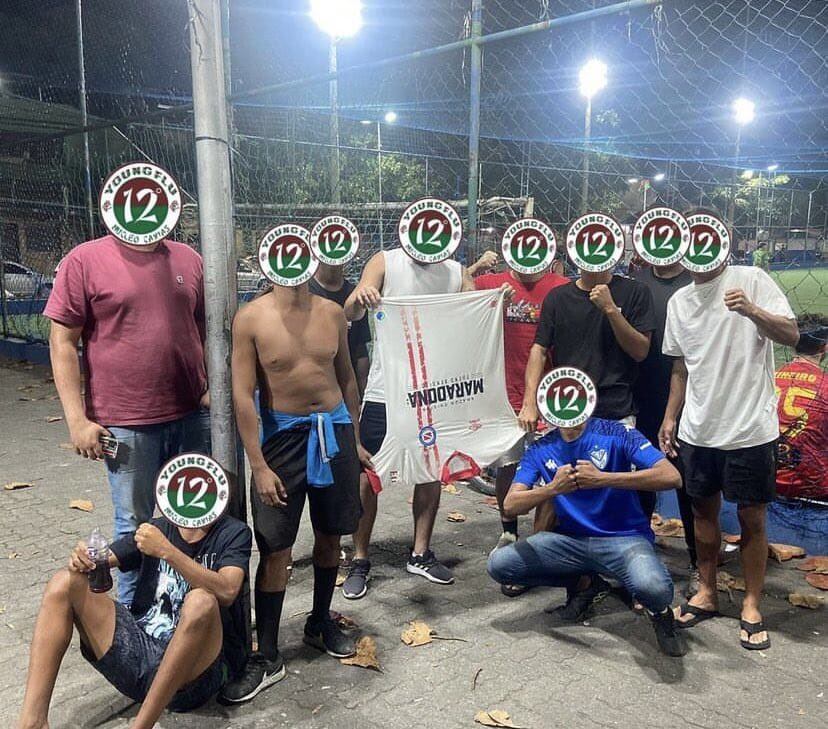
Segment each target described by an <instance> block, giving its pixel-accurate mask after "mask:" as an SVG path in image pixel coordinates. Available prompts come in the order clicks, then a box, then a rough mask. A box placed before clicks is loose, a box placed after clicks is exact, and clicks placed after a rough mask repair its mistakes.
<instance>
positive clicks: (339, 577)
mask: <svg viewBox="0 0 828 729" xmlns="http://www.w3.org/2000/svg"><path fill="white" fill-rule="evenodd" d="M347 576H348V575H346V574H345V573H344V572H337V573H336V586H337V587H342V585H344V584H345V578H346V577H347Z"/></svg>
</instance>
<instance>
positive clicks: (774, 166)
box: [768, 162, 779, 172]
mask: <svg viewBox="0 0 828 729" xmlns="http://www.w3.org/2000/svg"><path fill="white" fill-rule="evenodd" d="M778 169H779V165H778V164H776V163H775V162H774V163H773V164H772V165H768V172H776V170H778Z"/></svg>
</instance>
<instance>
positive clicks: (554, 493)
mask: <svg viewBox="0 0 828 729" xmlns="http://www.w3.org/2000/svg"><path fill="white" fill-rule="evenodd" d="M632 466H635V468H636V470H635V471H632V470H631V468H632ZM680 485H681V477H680V476H679V473H678V471H677V470H676V469H675V467H674V466H673V465H672V464H671V463H670V462H669V461H668V460H667V459H666V458H665V457H664V454H663V453H662V452H661V451H659V450H657V449H656V448H654V447H653V446H652V445H651V444H650V442H649V441H648V440H647V439H646V438H645V437H644V436H643V435H641V433H639V432H638V431H637V430H634V429H631V430H627V429H626V428H625V427H624V426H623V425H621V424H620V423H617V422H615V421H612V420H604V419H602V418H591V419H589V420H587V421H586V422H585V423H583V424H581V425H579V426H577V427H574V428H559V429H558V430H555V431H553V432H552V433H550V434H549V435H546V436H544V437H543V438H541V439H540V440H539V441H537V442H536V443H534V444H533V445H532V446H531V447H530V448H529V450H527V451H526V455H525V456H524V457H523V460H521V462H520V466H519V467H518V470H517V473H516V474H515V479H514V482H513V483H512V487H511V489H510V490H509V493H508V494H507V496H506V500H505V503H504V511H505V512H506V513H507V515H510V516H511V517H512V518H515V517H517V516H518V515H519V514H526V513H527V512H529V511H530V510H531V509H534V508H535V507H545V506H549V505H551V508H552V509H553V510H554V526H552V527H551V528H552V529H553V530H554V531H542V532H538V533H536V534H534V535H532V536H531V537H528V538H527V539H525V540H522V541H519V542H517V543H515V544H511V545H509V546H506V547H502V548H500V549H497V550H495V551H494V552H492V554H491V556H490V557H489V565H488V569H489V574H490V575H491V576H492V578H493V579H495V580H496V581H497V582H499V583H501V584H515V585H532V586H536V585H548V586H554V587H566V591H567V600H566V604H565V605H564V606H563V607H562V608H561V609H560V613H561V616H562V617H564V618H565V619H569V620H573V621H578V622H581V621H583V620H584V619H585V618H586V617H587V616H588V615H589V612H590V609H591V608H592V606H593V605H594V604H595V603H596V602H597V601H598V600H599V599H601V598H602V597H604V596H605V595H606V594H607V592H608V591H609V585H608V584H607V583H606V582H605V581H604V580H603V579H602V578H601V576H600V575H601V574H605V575H610V576H612V577H614V578H616V579H617V580H619V581H620V582H621V583H622V584H623V586H624V587H625V588H626V589H627V591H628V592H629V593H630V594H631V595H632V596H633V597H634V598H636V599H637V600H638V601H639V602H641V604H642V605H644V607H645V608H646V609H647V612H648V614H649V616H650V619H651V620H652V623H653V627H654V629H655V633H656V637H657V639H658V644H659V647H660V648H661V650H662V651H663V652H664V653H666V654H667V655H669V656H682V655H684V654H685V653H686V651H687V648H686V646H685V644H684V640H683V638H682V637H681V636H680V634H679V633H678V631H677V630H676V627H675V622H674V617H673V612H672V610H671V609H670V603H671V602H672V600H673V581H672V580H671V578H670V575H669V573H668V572H667V570H666V569H665V567H664V565H663V564H662V563H661V561H660V560H659V559H658V557H657V556H656V553H655V550H654V549H653V541H654V537H653V532H652V530H651V529H650V524H649V521H648V519H647V517H646V516H645V515H644V512H643V511H642V509H641V503H640V501H639V498H638V494H637V493H636V491H661V490H666V489H674V488H678V487H680ZM547 523H548V522H547Z"/></svg>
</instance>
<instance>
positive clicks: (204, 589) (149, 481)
mask: <svg viewBox="0 0 828 729" xmlns="http://www.w3.org/2000/svg"><path fill="white" fill-rule="evenodd" d="M496 263H497V256H496V255H495V254H493V253H491V252H490V253H487V254H484V256H483V257H482V258H481V259H480V260H479V261H478V262H476V263H475V264H474V265H473V266H470V267H468V268H465V267H463V266H461V265H460V264H459V263H457V262H456V261H453V260H446V261H443V262H440V263H432V264H421V263H418V262H415V261H414V260H413V259H412V258H410V257H409V256H408V255H407V254H406V253H405V252H404V251H403V250H402V249H394V250H389V251H383V252H380V253H378V254H376V255H375V256H373V257H372V258H371V259H370V260H369V261H368V263H367V265H366V266H365V268H364V270H363V272H362V277H361V279H360V281H359V284H358V285H357V286H356V287H353V286H352V285H351V284H349V283H348V282H346V281H345V280H344V278H343V275H342V269H341V267H333V266H327V265H324V264H322V265H320V267H319V270H318V272H317V274H316V277H315V279H314V280H312V281H311V282H310V283H305V284H301V285H299V286H293V287H287V286H278V285H277V286H273V287H272V288H271V289H270V290H269V291H267V292H266V293H264V294H263V295H261V296H260V297H258V298H257V299H255V300H254V301H252V302H251V303H249V304H247V305H246V306H244V307H243V308H242V309H241V310H240V311H239V313H238V314H237V316H236V319H235V321H234V323H233V357H232V379H233V396H234V402H235V409H236V416H237V422H238V428H239V433H240V435H241V439H242V442H243V444H244V448H245V451H246V453H247V456H248V458H249V461H250V465H251V469H252V475H253V487H252V488H251V502H252V511H253V532H254V535H255V539H256V542H257V545H258V549H259V552H260V561H259V566H258V570H257V573H256V575H255V615H256V620H255V623H256V632H257V650H256V652H254V653H252V654H250V655H247V652H246V650H245V641H244V638H243V630H244V627H243V624H242V623H243V621H242V620H240V618H239V611H240V593H241V588H242V584H243V581H244V577H245V574H246V571H247V569H248V560H249V557H250V553H251V545H252V537H251V534H250V530H249V528H248V527H247V526H246V525H244V524H242V523H241V522H240V521H237V520H236V519H234V518H233V517H231V516H229V515H224V516H222V517H221V518H220V519H219V520H218V521H217V522H216V523H214V524H213V525H212V526H210V527H207V528H204V529H183V528H179V527H175V526H172V525H170V524H168V523H166V522H165V521H164V520H163V519H157V520H153V519H152V515H153V508H154V500H153V493H154V490H153V485H154V482H155V477H156V474H157V472H158V470H159V469H160V467H161V466H162V465H163V463H164V462H165V461H166V460H168V459H169V458H170V457H172V456H174V455H176V454H178V453H182V452H186V451H201V452H209V447H210V445H209V430H208V428H207V427H206V423H207V416H206V413H207V410H206V408H208V407H209V391H208V387H207V380H206V373H205V366H204V350H203V338H204V313H203V280H202V271H201V261H200V258H199V256H198V255H197V254H196V253H195V252H194V251H192V250H191V249H190V248H188V247H187V246H185V245H183V244H180V243H176V242H173V241H170V240H163V241H161V242H159V243H156V244H153V245H150V246H133V245H130V244H127V243H124V242H121V241H119V240H117V239H115V238H114V237H113V236H106V237H104V238H101V239H98V240H95V241H90V242H87V243H85V244H83V245H80V246H78V247H77V248H75V249H73V250H72V251H71V252H70V253H69V254H68V255H67V256H66V258H65V259H64V260H63V261H62V263H61V265H60V268H59V271H58V275H57V279H56V281H55V287H54V291H53V293H52V295H51V297H50V300H49V302H48V304H47V307H46V311H45V313H46V316H48V317H49V318H50V319H51V320H52V329H51V335H50V344H51V356H52V365H53V370H54V376H55V382H56V385H57V388H58V393H59V395H60V398H61V401H62V403H63V406H64V410H65V413H66V420H67V423H68V425H69V430H70V436H71V440H72V443H73V445H74V446H75V448H76V450H77V452H78V453H79V454H81V455H83V456H85V457H88V458H94V459H103V460H104V461H105V464H106V469H107V474H108V477H109V482H110V487H111V491H112V499H113V504H114V507H115V542H114V543H113V544H112V545H111V556H110V564H111V565H112V566H113V567H117V568H119V569H120V570H121V573H120V576H119V580H118V601H117V602H115V601H113V600H111V599H109V598H108V597H106V596H105V595H103V596H102V595H99V594H94V593H92V592H90V591H89V589H88V588H87V584H86V578H85V576H84V573H85V572H88V571H89V570H90V569H91V568H92V566H93V565H92V563H91V562H90V560H89V558H88V556H87V553H86V548H85V545H83V544H82V543H81V544H80V545H78V547H77V548H76V550H75V551H74V552H73V555H72V558H71V560H70V564H69V568H68V570H66V571H62V572H60V573H58V574H57V575H56V576H55V577H53V578H52V580H51V581H50V582H49V584H48V586H47V588H46V592H45V595H44V601H43V606H42V609H41V613H40V617H39V619H38V622H37V625H36V628H35V634H34V638H33V642H32V649H31V657H30V669H29V674H28V677H27V688H26V695H25V699H24V705H23V710H22V712H21V718H20V720H19V727H20V729H23V728H27V729H28V728H31V727H45V726H47V714H48V707H49V702H50V698H51V694H52V691H53V688H54V684H55V680H56V677H57V672H58V667H59V665H60V661H61V658H62V657H63V655H64V654H65V652H66V650H67V649H68V645H69V642H70V639H71V635H72V629H73V626H75V627H77V629H78V632H79V634H80V637H81V646H82V652H83V655H84V657H85V658H87V660H89V661H90V662H91V663H92V664H93V666H94V667H95V668H96V669H98V670H99V671H100V672H101V673H102V674H103V675H104V676H105V677H106V678H107V679H108V680H109V681H110V682H112V683H113V684H114V685H115V686H116V687H117V688H118V689H119V690H120V691H122V693H124V694H126V695H127V696H130V697H131V698H133V699H134V700H136V701H140V702H142V706H141V709H140V711H139V713H138V716H137V718H136V721H135V724H134V726H136V727H152V726H153V725H154V722H155V721H156V720H157V718H158V716H159V715H160V714H161V712H162V711H163V709H164V708H165V707H166V706H169V707H170V708H172V709H178V710H187V709H189V708H193V707H194V706H197V705H199V704H200V703H203V702H204V701H205V700H207V698H209V697H210V696H212V695H213V694H215V693H217V692H219V691H220V692H221V696H222V698H223V699H224V700H226V701H228V702H243V701H247V700H249V699H251V698H252V697H254V696H255V695H256V694H257V693H259V692H260V691H261V690H263V689H264V688H266V687H267V686H270V685H272V684H274V683H276V682H277V681H279V680H281V679H282V678H283V677H284V676H285V666H284V661H283V659H282V657H281V655H280V653H279V640H278V638H279V624H280V621H281V614H282V606H283V603H284V596H285V589H286V586H287V583H288V577H289V569H290V566H291V559H292V555H291V549H292V546H293V544H294V542H295V539H296V535H297V532H298V528H299V524H300V519H301V515H302V511H303V508H304V502H305V499H306V498H307V500H308V502H309V508H310V516H311V522H312V525H313V529H314V547H313V570H314V586H313V599H312V609H311V612H310V613H309V616H308V618H307V621H306V624H305V628H304V640H305V642H306V643H308V644H309V645H312V646H314V647H316V648H318V649H320V650H323V651H325V652H327V653H328V654H330V655H332V656H337V657H344V656H349V655H352V654H353V653H354V651H355V646H354V641H353V639H352V638H351V637H349V636H348V635H347V634H346V633H344V632H343V631H342V630H341V629H340V628H339V626H338V625H337V624H336V623H335V622H334V620H332V618H331V614H330V606H331V601H332V597H333V593H334V591H335V584H336V576H337V569H338V566H339V563H340V541H341V537H342V536H344V535H351V534H352V535H353V543H354V553H353V559H352V560H351V562H350V566H349V571H348V574H347V578H346V580H345V582H344V584H343V586H342V592H343V595H344V597H345V598H348V599H359V598H362V597H364V596H365V595H366V593H367V592H368V587H369V580H370V572H371V562H370V553H369V548H370V543H371V535H372V531H373V528H374V523H375V520H376V518H377V511H378V503H379V499H378V491H379V489H378V484H377V483H376V478H375V474H374V473H373V464H372V462H371V457H372V456H373V455H374V454H375V453H377V451H378V450H379V448H380V446H381V444H382V442H383V439H384V437H385V430H386V411H385V388H384V382H383V373H382V367H381V363H380V362H381V358H380V357H379V356H377V352H376V351H375V352H374V356H373V358H372V359H371V361H370V365H369V363H368V356H367V355H368V353H367V348H366V345H367V342H368V341H369V340H370V330H369V328H368V326H367V322H366V312H367V311H369V310H371V309H373V308H375V307H377V306H379V305H381V302H382V299H383V298H384V297H391V296H406V295H420V294H445V293H460V292H463V291H470V290H473V289H475V288H481V289H504V290H505V292H506V298H507V304H506V311H505V319H504V350H505V360H506V361H505V365H506V385H507V392H508V396H509V401H510V403H511V405H512V407H513V408H514V410H515V415H516V417H517V418H518V420H519V422H520V424H521V426H522V427H523V428H524V430H525V431H526V438H525V439H524V440H523V441H521V442H520V443H519V444H518V446H516V447H515V448H514V449H512V450H511V451H510V452H507V453H505V454H504V455H503V456H502V457H501V459H500V460H499V462H498V463H497V464H495V465H496V467H497V469H498V470H497V476H496V492H497V501H498V506H499V509H500V513H501V519H502V534H501V535H500V537H499V539H498V540H497V543H496V545H495V549H493V551H492V553H491V555H490V557H489V564H488V569H489V573H490V574H491V575H492V577H493V578H494V579H495V580H497V581H498V582H499V583H501V584H502V589H503V592H504V594H506V595H507V596H510V597H514V596H517V595H520V594H521V593H522V592H524V591H525V590H526V589H528V588H529V587H532V586H536V585H555V586H564V587H566V588H567V600H566V604H565V605H564V606H563V608H562V610H561V614H562V616H563V617H565V618H570V619H573V620H582V619H583V618H584V617H585V616H587V615H588V614H589V611H590V610H591V609H592V607H593V606H594V605H595V603H596V602H597V601H598V600H600V599H601V598H602V597H603V596H605V595H606V594H607V592H608V590H609V585H608V583H607V582H606V580H605V578H606V577H609V578H614V579H616V580H617V581H618V582H620V583H621V586H622V587H623V588H624V589H626V591H627V592H628V593H629V595H630V597H631V599H632V600H633V602H634V603H636V604H637V605H639V606H640V608H641V609H642V610H644V611H646V612H647V613H648V614H649V616H650V618H651V620H652V622H653V626H654V629H655V633H656V636H657V639H658V643H659V645H660V647H661V648H662V650H663V651H664V652H665V653H667V654H669V655H674V656H677V655H682V654H683V653H684V652H685V650H686V648H685V646H684V643H683V641H682V639H681V636H680V633H679V631H678V630H677V628H679V627H691V626H692V625H695V624H697V623H698V622H701V621H702V620H706V619H709V618H713V617H715V616H716V615H717V614H718V613H717V604H716V595H717V593H716V567H717V559H718V556H719V544H720V534H719V527H718V512H719V505H720V499H721V495H722V494H723V495H724V497H725V498H726V499H727V500H729V501H733V502H735V503H736V504H737V507H738V514H739V519H740V522H741V525H742V559H743V567H744V573H745V582H746V588H747V589H746V593H745V599H744V602H743V606H742V615H741V618H742V620H741V633H740V641H741V643H742V645H743V646H744V647H745V648H749V649H756V648H765V647H768V646H769V643H770V639H769V636H768V634H767V631H766V630H765V626H764V624H763V622H762V616H761V613H760V612H759V601H760V597H761V592H762V584H763V578H764V569H765V559H766V554H767V544H766V538H765V531H764V523H765V506H766V504H767V503H768V502H770V501H771V500H772V499H773V497H774V487H775V455H774V444H775V441H776V439H777V436H778V424H777V416H776V399H775V396H774V391H773V380H772V373H773V368H772V358H773V354H772V345H773V342H778V343H780V344H785V345H789V346H793V345H795V344H796V343H797V341H798V339H799V332H798V328H797V323H796V321H795V319H794V315H793V312H792V311H791V308H790V306H789V304H788V302H787V300H786V299H785V297H784V295H783V294H782V292H781V291H780V290H779V289H778V287H777V286H776V284H775V283H774V282H773V281H772V279H771V278H770V277H769V276H768V275H767V274H766V273H765V272H764V271H762V270H760V269H756V268H742V267H731V266H727V265H723V266H722V267H721V268H719V269H717V270H715V271H713V272H710V273H708V274H695V273H693V274H689V273H687V272H686V271H685V270H684V269H683V268H682V267H681V266H680V265H679V264H675V265H673V266H668V267H661V268H649V269H645V270H643V271H641V272H639V274H638V275H637V277H636V278H635V279H629V278H626V277H623V276H619V275H616V274H613V273H612V272H604V273H589V272H586V271H581V272H580V274H579V276H578V278H577V279H575V280H574V281H570V280H569V279H567V278H564V277H563V276H560V275H558V274H556V273H553V272H547V273H540V274H534V275H526V274H520V273H517V272H515V271H512V270H507V271H505V272H503V273H492V272H488V273H487V272H486V271H488V270H490V269H493V268H494V267H495V265H496ZM478 274H479V275H478ZM815 336H816V338H817V339H819V341H821V342H822V347H823V349H822V351H823V352H824V339H825V333H824V331H822V330H821V333H819V334H817V335H815ZM820 337H821V339H820ZM81 343H82V345H83V346H82V348H81V347H80V344H81ZM376 346H380V347H381V346H382V343H381V342H379V343H377V345H376ZM375 349H376V347H375ZM79 352H81V353H82V359H83V371H84V373H85V393H84V388H83V386H82V382H83V380H82V378H81V369H80V367H79V364H78V354H79ZM552 363H554V364H555V365H569V366H572V367H576V368H579V369H581V370H583V371H584V372H585V373H586V374H587V375H588V376H589V377H590V378H591V379H592V381H593V383H594V384H595V386H596V389H597V396H598V399H597V407H596V410H595V412H594V416H593V417H592V418H591V419H590V420H588V421H587V422H586V423H584V424H582V425H580V426H578V427H577V428H562V429H556V430H551V431H549V432H548V433H547V434H546V435H542V434H541V433H539V432H537V431H538V428H539V426H540V427H541V428H542V427H543V423H542V422H540V417H539V413H538V408H537V403H536V399H535V395H536V390H537V387H538V383H539V381H540V379H541V377H542V376H543V374H544V372H546V371H547V370H548V369H549V368H550V366H551V364H552ZM636 424H637V426H638V430H636V429H635V426H636ZM101 435H110V436H113V437H115V438H116V439H117V440H118V442H119V444H120V448H119V451H118V455H117V457H116V458H110V457H108V456H107V457H104V455H103V452H102V448H101V444H100V436H101ZM656 444H657V445H658V447H659V448H660V450H659V449H658V448H656V447H655V446H656ZM682 484H683V487H682ZM664 489H677V493H678V495H679V503H680V506H681V513H682V519H683V522H684V524H685V530H686V535H687V537H686V538H687V546H688V552H689V558H690V564H691V571H695V570H696V568H698V586H697V587H695V586H693V585H691V586H690V587H691V589H690V590H688V595H689V596H690V597H689V600H688V602H686V603H684V604H683V605H681V606H680V607H679V608H677V609H676V610H675V612H674V610H673V608H672V607H671V603H672V601H673V592H674V589H673V583H672V579H671V577H670V575H669V573H668V572H667V570H666V569H665V568H664V566H663V565H662V564H661V561H660V560H659V559H658V557H657V556H656V554H655V552H654V549H653V534H652V531H651V529H650V516H651V515H652V512H653V509H654V504H655V497H654V494H655V491H658V490H664ZM440 494H441V488H440V484H439V483H438V482H432V483H422V484H416V485H414V493H413V499H412V512H413V522H414V536H413V542H412V548H411V551H410V553H409V554H408V555H407V560H406V570H407V571H408V572H409V573H412V574H415V575H419V576H422V577H424V578H425V579H427V580H429V581H430V582H432V583H435V584H438V585H447V584H451V583H452V582H453V581H454V575H453V573H452V571H451V570H450V569H449V567H448V566H446V565H445V564H443V563H442V562H440V560H439V559H438V558H437V556H436V555H435V553H434V551H433V549H432V548H431V539H432V532H433V529H434V524H435V519H436V515H437V510H438V507H439V502H440ZM531 509H535V521H534V525H533V528H532V531H533V534H532V535H531V536H529V537H528V538H526V539H518V515H520V514H525V513H527V512H529V511H530V510H531ZM170 579H180V580H182V582H183V584H184V586H185V589H184V590H182V591H180V594H178V597H177V599H175V600H173V601H172V602H173V604H172V605H167V606H166V614H167V622H166V627H167V629H166V630H163V631H159V630H149V629H148V628H149V627H150V626H151V624H152V623H153V620H152V616H153V615H154V614H155V613H157V603H159V602H160V601H162V600H167V601H168V602H169V601H170V599H169V591H168V590H167V589H166V583H167V582H168V581H169V580H170ZM55 626H57V628H56V627H55Z"/></svg>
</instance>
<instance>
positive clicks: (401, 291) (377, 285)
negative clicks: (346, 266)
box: [342, 248, 474, 600]
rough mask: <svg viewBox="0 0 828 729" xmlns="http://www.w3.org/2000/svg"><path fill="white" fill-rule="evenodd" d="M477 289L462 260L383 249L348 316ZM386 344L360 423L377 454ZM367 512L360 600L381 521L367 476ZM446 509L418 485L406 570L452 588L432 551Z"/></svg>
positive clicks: (360, 536) (358, 572) (433, 490)
mask: <svg viewBox="0 0 828 729" xmlns="http://www.w3.org/2000/svg"><path fill="white" fill-rule="evenodd" d="M460 291H474V281H472V279H471V276H469V274H468V271H467V270H466V269H465V268H464V267H463V266H462V265H460V264H459V263H458V262H457V261H453V260H446V261H441V262H440V263H427V264H424V263H418V262H416V261H414V259H413V258H411V257H410V256H409V255H408V254H407V253H406V252H405V251H404V250H403V249H402V248H396V249H394V250H391V251H380V252H379V253H377V254H375V255H374V256H373V257H372V258H371V260H369V261H368V263H367V264H366V265H365V268H364V270H363V272H362V277H361V278H360V281H359V284H358V285H357V287H356V289H354V291H353V292H352V293H351V295H350V296H349V297H348V299H347V301H346V302H345V316H346V317H347V318H348V320H349V321H356V320H359V319H362V317H363V316H365V314H366V312H367V310H368V309H373V308H375V307H377V306H379V304H380V302H381V299H382V297H383V296H410V295H414V294H447V293H458V292H460ZM381 346H382V341H381V339H380V338H379V337H377V339H376V340H375V344H374V347H375V351H374V355H373V358H372V361H371V370H370V371H369V373H368V384H367V385H366V387H365V394H364V396H363V405H362V413H361V414H360V420H359V432H360V440H361V442H362V443H363V446H364V447H365V448H366V449H367V450H368V452H369V453H370V454H371V455H374V454H375V453H377V452H378V451H379V449H380V446H381V445H382V441H383V440H384V439H385V430H386V417H385V384H384V379H383V375H382V368H381V365H380V357H379V355H378V350H377V347H381ZM360 496H361V499H362V509H363V514H362V518H361V519H360V522H359V528H358V529H357V531H356V533H355V534H354V557H353V560H352V561H351V567H350V570H349V572H348V576H347V578H346V580H345V583H344V584H343V585H342V594H343V595H344V596H345V597H346V598H348V599H350V600H356V599H359V598H361V597H363V596H364V595H365V594H366V593H367V591H368V575H369V571H370V569H371V562H370V561H369V558H368V545H369V544H370V541H371V532H372V531H373V528H374V521H375V519H376V517H377V494H376V492H375V491H374V488H373V484H372V483H371V482H370V481H369V480H368V478H366V476H365V475H364V474H363V477H362V480H361V482H360ZM439 506H440V483H439V482H433V483H422V484H417V485H415V486H414V498H413V501H412V511H413V514H414V545H413V549H412V552H411V554H410V555H409V559H408V563H407V564H406V570H407V571H408V572H411V573H412V574H417V575H421V576H422V577H425V578H426V579H427V580H429V581H430V582H434V583H437V584H441V585H449V584H451V583H452V582H454V575H453V574H452V572H451V570H450V569H449V568H448V567H446V566H445V565H444V564H442V563H440V562H439V561H438V560H437V557H436V556H435V555H434V552H433V551H432V550H431V548H430V542H431V533H432V531H433V529H434V521H435V519H436V518H437V509H438V507H439Z"/></svg>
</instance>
